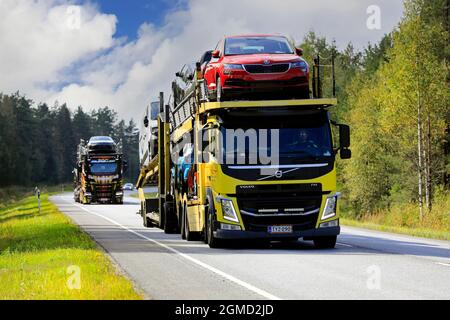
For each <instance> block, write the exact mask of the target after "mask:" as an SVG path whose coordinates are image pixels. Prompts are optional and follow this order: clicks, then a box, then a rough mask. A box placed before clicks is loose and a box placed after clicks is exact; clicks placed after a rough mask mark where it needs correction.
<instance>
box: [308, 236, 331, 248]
mask: <svg viewBox="0 0 450 320" xmlns="http://www.w3.org/2000/svg"><path fill="white" fill-rule="evenodd" d="M336 240H337V236H331V237H317V238H314V239H313V241H314V246H315V247H316V248H317V249H333V248H334V247H335V246H336Z"/></svg>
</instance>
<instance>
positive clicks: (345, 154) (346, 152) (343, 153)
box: [339, 149, 352, 159]
mask: <svg viewBox="0 0 450 320" xmlns="http://www.w3.org/2000/svg"><path fill="white" fill-rule="evenodd" d="M339 156H340V157H341V159H350V158H351V157H352V150H350V149H341V150H339Z"/></svg>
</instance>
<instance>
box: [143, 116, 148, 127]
mask: <svg viewBox="0 0 450 320" xmlns="http://www.w3.org/2000/svg"><path fill="white" fill-rule="evenodd" d="M148 123H149V121H148V117H147V116H145V118H144V126H145V127H146V128H147V127H148Z"/></svg>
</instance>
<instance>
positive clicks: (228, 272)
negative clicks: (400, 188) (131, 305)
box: [51, 194, 450, 300]
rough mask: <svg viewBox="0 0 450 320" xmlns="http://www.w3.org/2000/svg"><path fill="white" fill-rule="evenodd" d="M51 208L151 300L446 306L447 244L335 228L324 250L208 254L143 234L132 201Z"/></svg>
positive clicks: (68, 201)
mask: <svg viewBox="0 0 450 320" xmlns="http://www.w3.org/2000/svg"><path fill="white" fill-rule="evenodd" d="M51 200H52V201H53V202H54V203H55V204H56V205H57V206H58V207H59V209H60V210H61V211H62V212H64V213H65V214H66V215H67V216H69V217H70V218H71V219H72V220H73V221H74V222H75V223H77V224H78V225H80V226H81V228H82V229H83V230H85V231H86V232H87V233H88V234H90V235H91V237H92V238H93V239H95V241H97V242H98V243H99V244H100V245H101V246H102V247H103V248H104V249H105V250H106V251H107V252H108V253H109V254H110V256H111V257H112V259H113V260H114V261H115V262H116V263H117V264H118V265H119V266H120V268H121V269H122V270H123V271H124V272H125V273H126V274H127V275H128V276H129V277H130V278H131V279H132V280H134V281H135V283H136V284H137V285H138V286H139V287H141V288H142V289H143V290H144V292H145V293H146V294H147V296H148V297H149V298H153V299H225V300H234V299H450V242H448V241H437V240H429V239H422V238H415V237H409V236H403V235H396V234H390V233H384V232H376V231H370V230H365V229H357V228H350V227H343V228H342V233H341V235H340V236H339V237H338V244H337V245H336V248H335V249H331V250H317V249H315V248H314V247H313V246H312V243H311V242H308V241H298V242H294V243H289V244H282V243H276V242H275V243H272V244H271V245H270V246H258V245H254V244H248V243H241V244H240V245H239V246H233V247H232V248H227V249H210V248H209V247H208V246H207V245H205V244H204V243H203V242H200V241H194V242H186V241H184V240H181V237H180V235H168V234H164V232H162V231H161V230H160V229H156V228H151V229H146V228H144V227H143V226H142V219H141V217H140V216H139V215H137V214H136V212H137V210H138V207H139V205H138V200H137V199H136V198H131V197H126V198H125V204H124V205H84V206H83V205H80V204H76V203H75V202H74V201H73V199H72V195H71V194H62V195H60V196H54V197H52V198H51ZM81 272H82V270H81Z"/></svg>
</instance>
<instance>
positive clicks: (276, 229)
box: [267, 226, 292, 233]
mask: <svg viewBox="0 0 450 320" xmlns="http://www.w3.org/2000/svg"><path fill="white" fill-rule="evenodd" d="M267 231H268V232H269V233H292V226H269V227H268V228H267Z"/></svg>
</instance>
